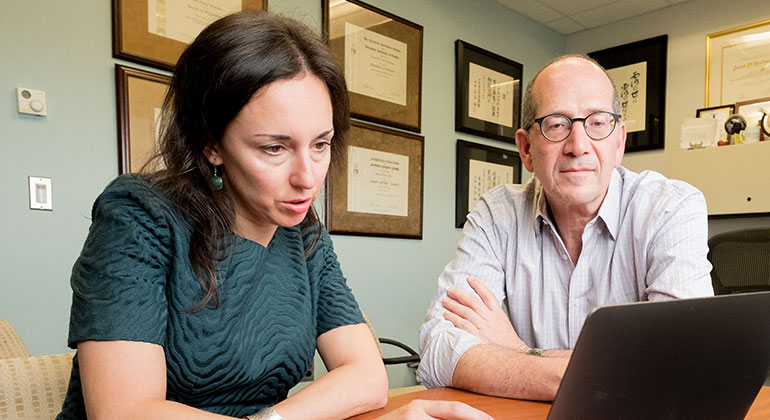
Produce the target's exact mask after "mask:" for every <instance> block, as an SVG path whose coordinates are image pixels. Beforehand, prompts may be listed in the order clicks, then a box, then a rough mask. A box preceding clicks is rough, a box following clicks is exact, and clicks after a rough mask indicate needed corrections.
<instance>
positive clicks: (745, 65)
mask: <svg viewBox="0 0 770 420" xmlns="http://www.w3.org/2000/svg"><path fill="white" fill-rule="evenodd" d="M769 64H770V20H766V21H763V22H757V23H753V24H751V25H745V26H741V27H738V28H733V29H728V30H726V31H721V32H715V33H713V34H709V35H707V36H706V106H716V105H725V104H732V103H736V102H743V101H748V100H752V99H756V98H764V97H768V96H770V65H769Z"/></svg>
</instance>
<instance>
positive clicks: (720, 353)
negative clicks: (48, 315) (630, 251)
mask: <svg viewBox="0 0 770 420" xmlns="http://www.w3.org/2000/svg"><path fill="white" fill-rule="evenodd" d="M769 369H770V292H762V293H751V294H740V295H725V296H716V297H709V298H699V299H683V300H675V301H666V302H654V303H653V302H640V303H632V304H625V305H613V306H605V307H600V308H598V309H596V310H595V311H594V312H592V313H591V315H589V317H588V319H586V322H585V324H584V326H583V330H582V331H581V333H580V337H578V341H577V343H576V345H575V349H574V351H573V354H572V359H571V360H570V363H569V366H568V367H567V371H566V373H565V375H564V378H563V379H562V383H561V386H560V387H559V391H558V392H557V394H556V398H555V399H554V402H553V406H552V408H551V411H550V413H549V415H548V419H549V420H566V419H711V420H720V419H731V420H732V419H742V418H743V417H744V416H745V415H746V412H747V411H748V410H749V408H750V406H751V403H752V402H753V401H754V398H755V397H756V394H757V392H759V389H760V387H761V386H762V384H763V382H764V380H765V378H766V377H767V374H768V370H769Z"/></svg>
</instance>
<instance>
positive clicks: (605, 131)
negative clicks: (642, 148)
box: [535, 111, 621, 142]
mask: <svg viewBox="0 0 770 420" xmlns="http://www.w3.org/2000/svg"><path fill="white" fill-rule="evenodd" d="M620 117H621V115H620V114H613V113H612V112H607V111H597V112H593V113H591V114H588V116H586V117H585V118H570V117H568V116H566V115H562V114H549V115H546V116H545V117H540V118H535V122H536V123H538V124H540V132H541V133H542V134H543V137H545V138H546V139H547V140H549V141H552V142H560V141H563V140H564V139H566V138H567V137H569V134H570V133H571V132H572V126H573V125H574V123H575V121H582V122H583V129H584V130H586V134H587V135H588V137H590V138H592V139H594V140H603V139H606V138H607V137H609V136H610V134H612V132H613V131H615V125H616V123H617V122H618V119H620Z"/></svg>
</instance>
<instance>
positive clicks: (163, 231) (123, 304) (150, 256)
mask: <svg viewBox="0 0 770 420" xmlns="http://www.w3.org/2000/svg"><path fill="white" fill-rule="evenodd" d="M161 204H162V201H161V200H160V199H159V198H158V197H157V196H155V195H154V194H153V193H152V192H151V191H150V189H149V186H148V185H147V184H146V181H144V180H142V179H141V178H139V177H135V176H125V175H124V176H121V177H119V178H117V179H116V180H115V181H113V183H112V184H110V185H109V186H108V187H107V189H105V191H104V192H103V193H102V194H101V195H100V196H99V198H98V199H97V200H96V202H95V203H94V206H93V209H92V213H91V216H92V223H91V227H90V229H89V232H88V238H87V239H86V242H85V245H84V246H83V250H82V252H81V254H80V257H79V258H78V259H77V261H76V262H75V265H74V267H73V268H72V277H71V279H70V283H71V286H72V309H71V314H70V331H69V338H68V344H69V346H70V347H72V348H74V347H75V346H76V344H77V342H79V341H83V340H128V341H142V342H149V343H155V344H162V343H163V342H164V340H165V334H166V320H167V314H168V306H167V303H166V293H165V286H166V277H167V271H168V265H169V261H170V253H171V239H170V238H171V235H170V232H169V228H168V224H167V219H166V215H167V212H166V211H164V210H163V206H162V205H161Z"/></svg>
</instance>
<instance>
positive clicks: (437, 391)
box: [350, 386, 770, 420]
mask: <svg viewBox="0 0 770 420" xmlns="http://www.w3.org/2000/svg"><path fill="white" fill-rule="evenodd" d="M416 399H422V400H452V401H462V402H464V403H466V404H468V405H471V406H473V407H476V408H478V409H479V410H482V411H484V412H486V413H487V414H489V415H490V416H492V417H494V418H495V419H497V420H502V419H511V418H515V419H517V420H530V419H531V420H544V419H545V418H546V417H548V410H549V409H550V408H551V404H549V403H544V402H534V401H524V400H513V399H508V398H498V397H488V396H486V395H479V394H474V393H471V392H466V391H460V390H457V389H453V388H434V389H428V390H425V391H418V392H412V393H410V394H404V395H399V396H396V397H393V398H390V399H389V400H388V404H387V405H385V407H383V408H381V409H379V410H375V411H370V412H368V413H364V414H361V415H358V416H355V417H351V418H350V420H368V419H376V418H377V417H379V416H381V415H383V414H385V413H387V412H390V411H393V410H395V409H397V408H399V407H401V406H402V405H406V404H407V403H409V402H410V401H412V400H416ZM767 419H770V386H763V387H762V389H761V390H760V391H759V395H757V398H756V399H755V400H754V404H752V406H751V409H750V410H749V413H748V414H747V415H746V420H767Z"/></svg>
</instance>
